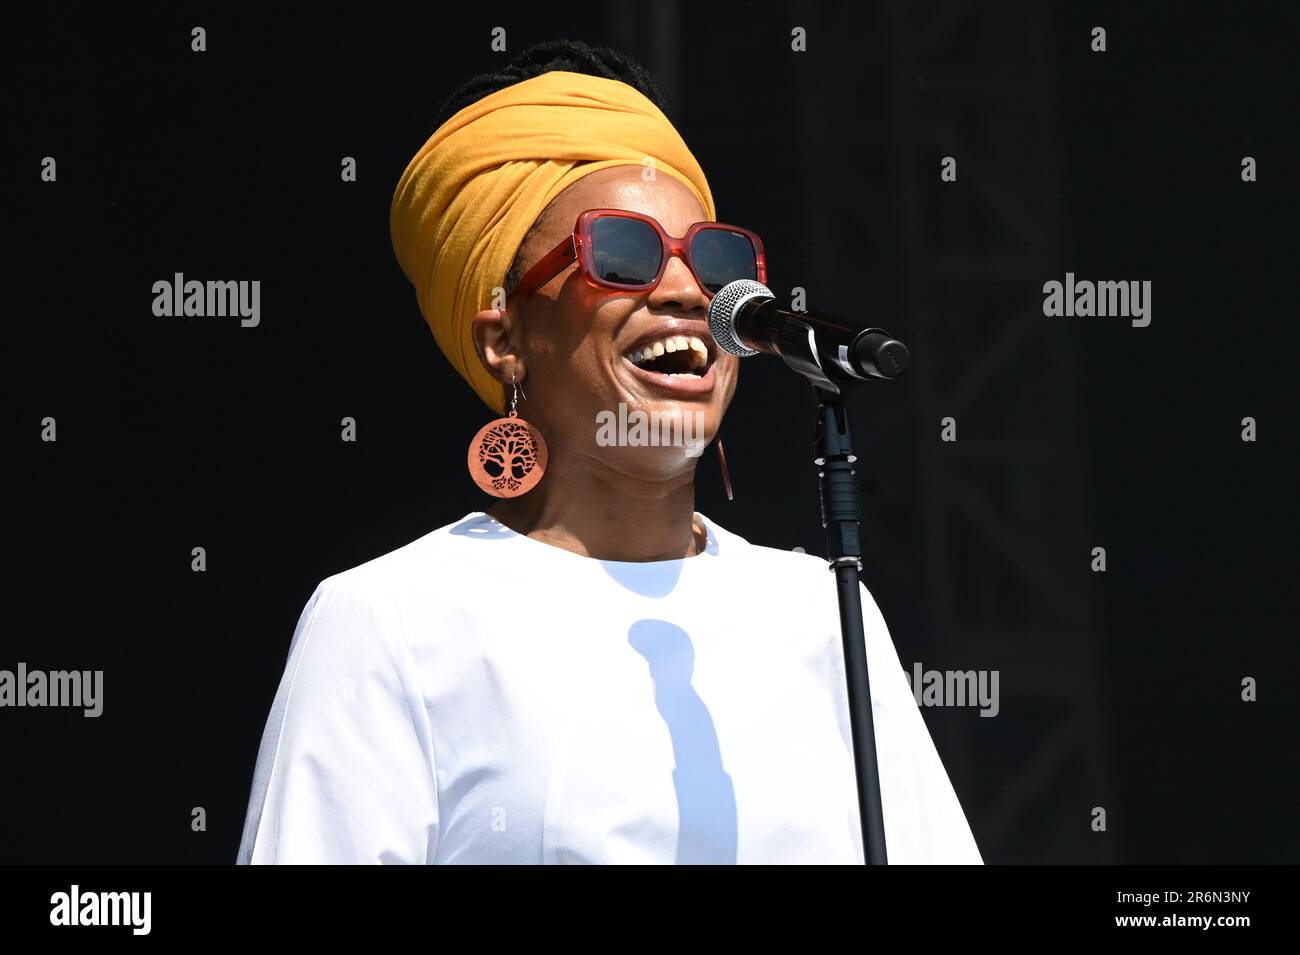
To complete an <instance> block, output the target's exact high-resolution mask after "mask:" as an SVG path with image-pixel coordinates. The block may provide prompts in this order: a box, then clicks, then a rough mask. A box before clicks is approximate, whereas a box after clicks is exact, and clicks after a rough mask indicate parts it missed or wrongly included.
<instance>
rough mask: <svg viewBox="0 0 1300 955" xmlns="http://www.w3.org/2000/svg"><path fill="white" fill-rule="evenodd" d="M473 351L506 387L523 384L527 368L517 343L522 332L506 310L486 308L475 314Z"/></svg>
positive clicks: (493, 375) (472, 327)
mask: <svg viewBox="0 0 1300 955" xmlns="http://www.w3.org/2000/svg"><path fill="white" fill-rule="evenodd" d="M471 329H472V334H473V336H474V349H475V351H477V352H478V357H479V361H481V362H483V366H484V367H485V368H487V370H488V371H490V372H492V377H494V378H496V380H497V381H499V382H501V383H502V384H503V385H508V384H510V382H511V381H512V380H513V381H523V380H524V378H525V377H527V375H528V367H527V365H526V363H525V362H524V358H523V355H522V354H521V353H520V350H519V348H518V347H517V346H516V344H515V342H516V341H517V340H518V339H519V338H520V333H521V332H522V329H521V328H520V327H519V323H518V321H517V320H516V319H515V318H514V317H513V316H512V315H511V314H510V313H509V312H507V311H506V310H505V309H504V308H485V309H483V311H481V312H479V313H478V314H476V315H475V316H474V318H473V325H472V326H471Z"/></svg>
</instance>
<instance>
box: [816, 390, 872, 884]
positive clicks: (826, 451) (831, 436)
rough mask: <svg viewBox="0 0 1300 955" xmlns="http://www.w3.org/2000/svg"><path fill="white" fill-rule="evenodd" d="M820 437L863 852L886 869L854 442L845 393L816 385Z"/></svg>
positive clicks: (824, 505) (818, 459)
mask: <svg viewBox="0 0 1300 955" xmlns="http://www.w3.org/2000/svg"><path fill="white" fill-rule="evenodd" d="M813 391H814V392H815V393H816V394H817V400H818V407H817V433H816V437H815V438H814V439H813V452H814V455H815V456H814V458H813V460H814V461H815V462H816V464H817V467H818V469H819V470H818V471H817V477H818V483H819V484H820V487H821V513H822V526H823V527H825V528H826V550H827V553H828V554H829V559H830V569H831V570H832V571H834V573H835V586H836V589H837V591H838V592H839V600H840V635H841V637H842V638H843V641H844V674H845V678H846V679H847V682H848V693H849V727H850V729H851V731H852V735H853V767H854V770H855V771H856V773H857V779H858V815H859V816H860V817H861V820H862V851H863V857H864V858H865V859H866V860H867V865H886V864H888V858H887V856H886V853H885V817H884V813H883V811H882V810H881V807H880V767H879V764H878V762H877V759H876V730H875V724H874V722H873V721H872V718H871V682H870V680H869V678H868V676H867V650H866V643H865V636H864V633H863V626H862V592H861V590H860V589H859V585H858V571H860V570H861V569H862V560H861V557H862V549H861V545H860V544H859V542H858V541H859V531H860V527H861V525H860V523H859V519H858V487H857V482H856V481H855V480H854V474H855V472H854V470H853V462H854V461H856V460H857V459H858V458H857V455H856V454H854V453H853V439H852V436H851V435H850V433H849V413H848V409H847V408H845V407H844V395H843V393H842V392H841V391H839V390H838V389H837V390H836V391H835V392H834V393H832V392H830V391H827V390H826V389H823V388H821V387H819V386H817V385H816V384H814V385H813Z"/></svg>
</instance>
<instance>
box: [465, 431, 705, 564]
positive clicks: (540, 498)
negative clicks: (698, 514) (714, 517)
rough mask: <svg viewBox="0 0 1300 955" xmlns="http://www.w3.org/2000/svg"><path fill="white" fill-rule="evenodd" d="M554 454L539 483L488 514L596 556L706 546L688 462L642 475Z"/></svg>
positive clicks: (629, 557)
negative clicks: (669, 472)
mask: <svg viewBox="0 0 1300 955" xmlns="http://www.w3.org/2000/svg"><path fill="white" fill-rule="evenodd" d="M558 457H560V456H558V455H557V456H552V457H551V459H550V461H549V462H548V463H547V467H546V477H544V478H543V479H542V481H541V482H540V483H539V484H538V485H537V487H535V488H533V489H532V490H531V491H529V492H528V493H527V494H523V495H520V496H519V497H513V498H504V499H502V500H500V501H498V502H497V503H496V504H494V505H492V507H490V508H489V509H488V511H487V513H488V514H490V515H491V516H492V517H493V518H495V519H496V520H498V521H500V522H501V523H502V524H504V525H505V526H506V527H508V528H510V529H511V530H513V531H515V532H516V533H519V534H526V535H527V536H529V537H531V538H533V539H534V540H539V541H542V542H543V543H546V544H551V545H553V546H555V547H561V548H563V549H564V550H568V551H572V552H573V553H575V554H580V555H582V556H583V557H594V558H597V559H599V560H619V561H633V562H643V561H652V560H678V559H680V558H683V557H694V556H695V555H696V554H699V553H700V552H702V551H703V550H704V545H705V543H706V541H707V539H708V535H707V532H705V530H704V528H703V526H702V525H700V524H698V523H697V522H696V520H695V483H694V481H695V468H694V466H692V467H691V468H689V469H688V470H686V471H683V472H681V473H680V474H677V475H674V476H673V477H671V478H669V479H664V478H662V477H660V478H657V479H642V478H636V477H631V476H629V475H627V474H623V473H620V472H613V471H610V470H609V469H608V468H603V467H601V466H600V465H599V464H598V463H593V461H591V460H590V459H579V460H578V461H577V463H576V466H574V465H569V466H566V465H565V463H564V462H563V461H562V460H557V458H558Z"/></svg>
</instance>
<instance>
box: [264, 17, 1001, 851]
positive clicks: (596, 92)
mask: <svg viewBox="0 0 1300 955" xmlns="http://www.w3.org/2000/svg"><path fill="white" fill-rule="evenodd" d="M657 100H658V94H657V93H656V92H655V90H654V88H653V83H652V82H651V81H650V80H649V79H648V77H647V76H646V74H645V72H644V70H642V69H641V68H639V67H637V66H636V65H635V64H632V63H630V62H629V61H627V60H625V59H624V58H622V57H620V56H618V55H617V54H614V53H612V52H611V51H608V50H600V49H596V50H593V49H591V48H588V47H585V46H584V45H582V44H576V43H569V42H562V43H553V44H545V45H542V46H540V47H536V48H533V49H532V50H530V51H529V52H528V53H525V54H524V55H523V56H521V57H520V58H519V59H518V60H516V61H515V62H514V63H513V64H512V66H511V67H510V68H508V69H507V70H506V71H505V72H504V73H503V74H501V75H499V76H495V77H491V76H489V77H479V78H476V79H475V80H474V81H471V83H470V84H468V85H467V86H466V88H465V89H464V90H462V92H461V93H460V94H458V97H454V98H453V100H452V102H451V103H450V104H449V106H448V107H447V108H446V109H445V110H444V117H445V119H446V121H445V122H442V123H440V124H439V127H438V130H437V131H436V132H435V133H434V135H433V136H432V137H431V138H430V140H429V142H428V143H426V145H425V146H424V148H422V149H421V150H420V152H419V153H417V155H416V156H415V158H414V159H412V160H411V164H410V165H409V166H408V168H407V170H406V172H405V173H404V175H403V176H402V179H401V182H400V183H399V185H398V188H397V191H396V194H395V196H394V202H393V216H392V225H393V241H394V247H395V249H396V251H397V254H398V258H399V260H400V262H401V264H402V267H403V269H404V270H405V272H406V274H407V276H408V277H409V278H410V279H411V280H412V282H413V284H414V285H415V288H416V293H417V297H418V299H419V302H420V307H421V310H422V312H423V314H424V316H425V318H426V320H427V321H428V322H429V324H430V327H431V329H432V331H433V333H434V336H435V338H436V339H437V342H438V344H439V345H440V346H441V348H442V350H443V352H444V353H445V354H446V355H447V356H448V358H449V359H450V361H451V362H452V364H453V365H454V366H455V367H456V368H457V370H458V371H459V372H460V373H461V375H462V376H463V377H465V379H466V380H467V381H468V382H469V384H470V385H471V386H472V387H473V388H474V389H475V390H476V391H477V392H478V394H479V395H480V396H482V397H483V399H484V401H485V402H486V403H487V404H488V405H489V406H490V407H491V408H493V409H494V410H495V411H496V412H497V413H498V414H503V413H505V420H504V422H497V423H496V427H497V428H498V429H499V428H500V427H501V425H502V424H504V425H505V426H506V427H507V428H513V429H514V432H515V435H516V437H522V438H523V439H524V445H523V447H522V449H521V448H520V447H518V446H515V447H512V448H509V449H507V450H505V451H504V453H503V452H502V447H503V445H502V444H501V443H500V442H496V443H494V440H493V439H492V438H491V436H490V435H489V437H487V438H483V436H482V435H481V436H480V440H476V442H475V443H474V444H472V445H471V449H470V453H469V456H468V459H467V462H468V464H469V467H470V470H471V472H472V474H473V475H474V477H475V480H476V481H478V483H479V484H480V486H481V487H483V488H484V489H486V490H488V491H489V493H493V494H495V495H497V497H498V500H497V501H496V502H495V503H494V504H492V506H491V507H490V508H489V509H488V510H487V511H471V512H469V513H468V514H466V515H465V517H464V518H463V519H461V520H458V521H456V522H454V523H452V524H449V525H447V526H445V527H441V528H438V529H436V530H434V531H432V532H430V533H428V534H426V535H424V536H423V537H421V538H419V539H418V540H416V541H414V542H412V543H410V544H408V545H406V546H405V547H402V548H399V549H398V550H396V551H393V552H391V553H389V554H385V555H383V556H381V557H378V558H376V559H374V560H371V561H369V562H367V563H363V564H361V565H360V566H357V567H353V568H351V569H349V570H346V571H344V572H342V573H338V574H335V575H333V576H331V577H328V578H326V579H325V580H323V581H322V582H321V583H320V585H319V586H318V587H317V589H316V591H315V593H313V594H312V596H311V599H310V600H309V601H308V603H307V605H306V608H305V609H304V611H303V614H302V617H301V618H300V620H299V622H298V626H297V629H296V631H295V633H294V638H293V643H292V647H291V650H290V656H289V661H288V665H287V668H286V671H285V674H284V678H283V680H282V682H281V685H280V689H279V692H278V694H277V696H276V700H275V703H274V706H273V709H272V712H271V716H270V719H269V720H268V723H267V727H266V732H265V735H264V737H263V741H262V748H261V751H260V753H259V757H258V762H257V769H256V772H255V778H254V783H253V790H252V795H251V798H250V801H249V807H248V816H247V820H246V823H245V829H244V837H243V844H242V846H241V848H240V853H239V861H241V862H254V863H258V862H406V863H566V862H591V863H607V862H615V863H624V862H647V863H673V862H677V863H775V862H781V863H784V862H809V863H860V862H862V859H863V855H862V847H861V830H860V827H859V818H858V808H857V801H856V788H855V780H854V766H853V758H852V750H851V742H850V734H849V724H848V709H847V694H846V691H845V679H844V669H843V656H842V646H841V638H840V630H839V621H838V616H837V613H836V608H835V604H834V600H833V586H832V579H831V576H830V574H828V572H827V570H826V567H825V563H824V562H823V561H821V560H819V559H817V558H814V557H812V556H808V555H804V554H799V553H794V552H788V551H784V550H776V549H772V548H767V547H761V546H757V545H754V544H751V543H749V542H748V541H746V540H745V539H743V538H741V537H739V536H737V535H735V534H733V533H731V532H729V531H727V530H726V529H724V528H723V527H721V526H720V525H719V524H718V523H717V522H715V521H713V520H711V519H709V518H706V517H705V516H704V515H703V514H700V513H698V512H696V511H695V510H694V487H693V482H694V478H695V465H696V462H697V460H698V453H699V450H700V446H701V442H709V441H712V440H713V439H714V438H715V437H716V435H717V433H718V428H719V425H720V424H721V421H722V417H723V415H724V413H725V412H726V410H727V407H728V405H729V404H730V402H731V398H732V395H733V393H734V392H735V388H736V381H737V373H738V367H737V366H738V362H737V360H736V359H735V358H734V357H732V356H730V355H727V354H725V353H721V352H720V350H719V349H718V348H717V346H716V345H715V344H714V343H713V341H712V339H711V338H710V337H709V335H708V329H707V324H706V322H705V317H706V313H707V307H708V303H709V300H710V297H711V295H712V293H713V292H716V291H717V289H718V288H720V287H721V284H725V283H726V282H727V281H730V280H732V279H734V278H758V279H759V280H760V281H761V280H762V274H763V273H762V269H763V267H764V264H763V261H762V251H761V240H759V239H758V238H757V237H756V236H754V235H753V234H752V233H750V232H748V231H747V230H744V229H741V228H731V227H726V228H723V229H718V228H710V227H709V226H708V225H707V224H708V223H712V222H714V220H715V216H714V208H713V200H712V196H711V194H710V192H709V189H708V184H707V181H706V180H705V178H704V175H703V172H702V171H701V170H700V168H699V166H698V164H697V163H696V162H695V159H694V157H693V156H692V155H691V153H690V152H689V150H688V149H687V147H686V145H685V143H684V142H683V141H682V140H681V138H680V136H679V135H678V133H677V131H676V130H675V129H674V128H673V127H672V125H671V123H670V122H669V121H668V120H667V118H666V117H665V116H664V114H663V112H662V110H661V109H660V107H659V106H658V105H656V101H657ZM593 210H605V211H604V212H594V211H593ZM584 213H585V214H586V215H585V216H584ZM626 213H632V215H626ZM697 224H700V225H697ZM693 226H694V227H695V228H694V230H692V227H693ZM659 233H662V237H661V236H660V234H659ZM688 233H691V234H692V236H693V238H692V241H691V242H690V243H689V244H686V245H684V247H683V248H682V250H681V251H680V252H672V251H671V241H672V240H673V239H674V238H681V237H684V236H687V235H688ZM575 234H577V235H578V236H580V237H581V238H582V240H583V246H584V254H582V255H579V257H578V258H577V260H574V259H573V257H572V253H573V251H574V249H575V245H574V239H573V237H574V235H575ZM665 250H669V254H668V255H667V256H665V255H664V251H665ZM586 253H589V255H588V254H586ZM503 291H504V292H505V293H506V294H504V296H503ZM620 405H621V406H623V412H624V414H625V415H627V414H630V413H631V412H632V411H640V412H642V413H644V414H645V415H646V416H647V417H648V418H649V419H650V420H655V416H656V415H657V416H659V417H658V420H660V421H665V420H674V421H682V422H689V421H696V422H698V424H699V427H700V431H698V432H696V433H695V435H694V436H695V438H696V439H697V440H696V441H693V442H692V441H667V442H660V443H657V444H646V443H633V442H632V441H630V440H625V441H621V442H620V441H611V440H609V438H610V431H609V429H608V428H606V429H604V431H602V429H601V426H600V424H599V422H601V421H602V420H603V421H605V422H606V423H608V421H609V420H610V415H617V414H618V413H619V410H620ZM508 411H509V413H507V412H508ZM484 430H485V431H487V432H492V429H489V428H485V429H484ZM686 430H689V429H684V431H686ZM671 433H672V434H678V433H679V432H671ZM500 434H501V433H500V432H499V431H498V432H497V437H500ZM602 434H603V438H602ZM534 436H536V437H537V441H536V444H532V443H531V439H532V438H533V437H534ZM778 576H779V577H780V578H781V579H782V580H783V581H784V582H785V586H786V587H790V588H793V592H794V595H795V596H794V599H789V600H782V601H763V600H755V599H752V597H750V598H747V597H745V596H742V595H748V594H750V593H751V592H752V586H753V583H754V582H755V581H762V580H764V579H771V578H775V577H778ZM783 592H784V593H788V592H789V591H783ZM862 598H863V609H864V615H865V618H866V641H867V652H868V660H869V668H870V673H871V675H872V683H873V686H872V691H873V704H874V710H873V712H874V718H875V725H876V735H877V749H878V754H879V762H880V771H881V780H882V790H883V792H882V806H883V811H884V817H885V825H886V837H887V844H888V851H889V856H890V861H891V862H895V863H907V862H974V863H979V862H981V861H982V860H981V858H980V855H979V852H978V850H977V848H976V845H975V842H974V839H973V838H972V836H971V832H970V829H969V826H968V825H967V823H966V819H965V816H964V814H963V812H962V809H961V806H960V804H959V802H958V800H957V797H956V795H955V793H954V791H953V789H952V786H951V784H950V782H949V780H948V777H947V774H946V773H945V771H944V768H943V765H942V763H941V762H940V760H939V757H938V754H937V753H936V752H935V749H934V745H933V743H932V742H931V739H930V737H929V734H928V732H927V731H926V728H925V724H924V722H923V721H922V718H921V715H920V711H919V710H918V708H917V706H916V703H915V701H914V700H913V698H912V696H911V691H910V689H909V686H908V683H907V681H906V679H905V677H904V675H903V673H902V672H900V671H901V669H902V667H901V664H900V660H899V658H898V655H897V653H896V651H895V649H894V646H893V643H892V641H891V639H890V636H889V632H888V630H887V628H886V626H885V623H884V620H883V619H882V618H881V615H880V611H879V609H878V608H877V607H876V604H875V602H874V601H873V600H872V598H871V596H870V594H869V593H868V592H867V591H866V589H865V588H863V591H862Z"/></svg>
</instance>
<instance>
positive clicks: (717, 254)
mask: <svg viewBox="0 0 1300 955" xmlns="http://www.w3.org/2000/svg"><path fill="white" fill-rule="evenodd" d="M691 261H692V263H693V264H694V266H695V273H696V275H698V276H699V279H700V283H701V284H702V285H703V286H704V288H705V290H706V291H708V292H709V294H711V295H716V294H717V293H718V292H719V291H720V290H721V289H722V287H723V286H724V285H727V284H728V283H730V282H734V281H736V279H751V280H753V281H757V280H758V254H757V253H756V252H755V251H754V244H753V243H752V242H750V241H749V237H748V236H746V235H743V234H742V233H740V232H732V231H731V230H729V229H701V230H700V231H699V232H697V233H696V234H695V238H694V240H692V242H691Z"/></svg>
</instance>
